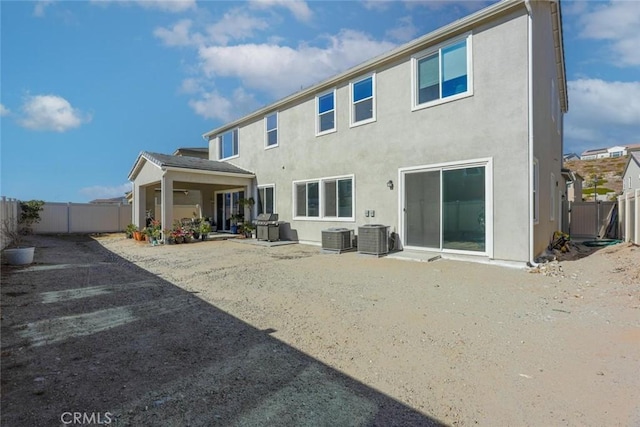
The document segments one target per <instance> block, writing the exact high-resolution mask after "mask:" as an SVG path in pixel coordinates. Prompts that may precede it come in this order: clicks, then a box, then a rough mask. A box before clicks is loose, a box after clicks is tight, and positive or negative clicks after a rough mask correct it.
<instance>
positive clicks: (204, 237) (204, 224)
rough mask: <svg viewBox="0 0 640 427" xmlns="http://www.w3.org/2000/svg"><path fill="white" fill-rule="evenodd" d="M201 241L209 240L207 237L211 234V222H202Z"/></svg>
mask: <svg viewBox="0 0 640 427" xmlns="http://www.w3.org/2000/svg"><path fill="white" fill-rule="evenodd" d="M199 231H200V239H201V240H207V235H208V234H209V233H210V232H211V225H209V221H200V229H199Z"/></svg>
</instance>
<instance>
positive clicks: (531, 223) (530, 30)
mask: <svg viewBox="0 0 640 427" xmlns="http://www.w3.org/2000/svg"><path fill="white" fill-rule="evenodd" d="M524 5H525V7H526V8H527V14H528V17H527V33H528V34H527V60H528V75H527V98H528V103H529V105H528V107H529V111H528V133H529V135H528V139H529V141H528V146H529V159H528V160H529V262H528V263H527V265H529V266H530V267H537V265H538V264H536V262H535V261H534V257H535V253H534V245H533V241H534V227H535V224H534V215H535V212H534V210H533V206H534V201H533V186H534V176H533V158H534V156H533V9H532V7H531V0H525V1H524ZM538 191H539V189H538Z"/></svg>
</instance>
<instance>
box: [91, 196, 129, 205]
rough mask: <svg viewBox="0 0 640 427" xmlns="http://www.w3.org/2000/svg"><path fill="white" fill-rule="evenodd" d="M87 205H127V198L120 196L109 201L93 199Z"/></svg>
mask: <svg viewBox="0 0 640 427" xmlns="http://www.w3.org/2000/svg"><path fill="white" fill-rule="evenodd" d="M89 203H91V204H94V205H115V204H119V203H127V198H126V197H125V196H121V197H112V198H110V199H93V200H91V201H90V202H89Z"/></svg>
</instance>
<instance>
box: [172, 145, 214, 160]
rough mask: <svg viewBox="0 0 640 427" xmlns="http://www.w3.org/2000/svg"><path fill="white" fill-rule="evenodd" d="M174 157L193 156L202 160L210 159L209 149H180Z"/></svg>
mask: <svg viewBox="0 0 640 427" xmlns="http://www.w3.org/2000/svg"><path fill="white" fill-rule="evenodd" d="M173 155H174V156H191V157H199V158H201V159H208V158H209V148H207V147H180V148H178V149H177V150H176V151H175V152H174V153H173Z"/></svg>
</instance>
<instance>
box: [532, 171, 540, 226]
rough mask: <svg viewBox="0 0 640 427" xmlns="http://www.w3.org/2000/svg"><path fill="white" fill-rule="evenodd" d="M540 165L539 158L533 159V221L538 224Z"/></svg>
mask: <svg viewBox="0 0 640 427" xmlns="http://www.w3.org/2000/svg"><path fill="white" fill-rule="evenodd" d="M539 173H540V166H539V165H538V159H533V223H534V224H537V223H538V221H539V219H538V218H539V205H540V200H539V197H540V192H539V191H538V187H539V185H540V178H539Z"/></svg>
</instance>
